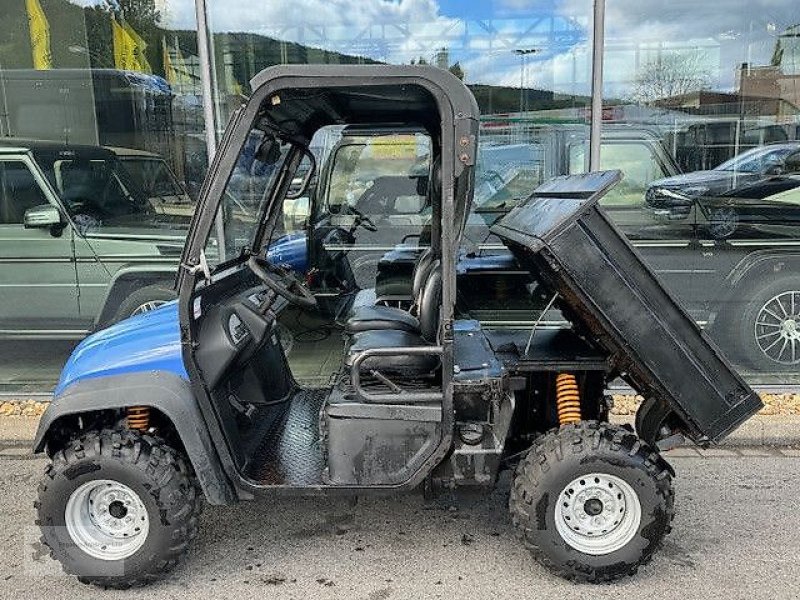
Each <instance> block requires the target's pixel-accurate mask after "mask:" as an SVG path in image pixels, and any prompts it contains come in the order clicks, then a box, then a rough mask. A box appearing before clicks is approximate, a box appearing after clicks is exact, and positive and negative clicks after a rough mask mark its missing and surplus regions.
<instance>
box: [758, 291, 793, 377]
mask: <svg viewBox="0 0 800 600" xmlns="http://www.w3.org/2000/svg"><path fill="white" fill-rule="evenodd" d="M755 336H756V343H757V344H758V347H759V349H760V350H761V352H762V353H763V354H764V356H766V357H767V358H768V359H770V360H772V361H774V362H776V363H780V364H783V365H796V364H800V291H795V290H791V291H788V292H783V293H782V294H778V295H777V296H774V297H772V298H770V299H769V300H767V301H766V302H765V303H764V306H762V307H761V310H760V311H759V312H758V315H757V316H756V322H755Z"/></svg>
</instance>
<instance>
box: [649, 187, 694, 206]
mask: <svg viewBox="0 0 800 600" xmlns="http://www.w3.org/2000/svg"><path fill="white" fill-rule="evenodd" d="M645 199H646V200H647V202H648V203H649V204H651V205H652V206H658V207H661V206H675V205H678V206H685V205H687V204H691V202H692V198H691V196H689V195H688V194H686V193H685V192H684V191H683V190H681V191H676V190H671V189H670V188H664V187H655V188H650V189H649V190H647V193H646V196H645Z"/></svg>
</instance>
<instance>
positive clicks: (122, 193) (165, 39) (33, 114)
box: [0, 0, 207, 391]
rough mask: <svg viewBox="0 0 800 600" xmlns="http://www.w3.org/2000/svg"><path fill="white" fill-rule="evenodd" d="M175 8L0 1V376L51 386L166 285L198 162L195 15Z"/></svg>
mask: <svg viewBox="0 0 800 600" xmlns="http://www.w3.org/2000/svg"><path fill="white" fill-rule="evenodd" d="M174 9H175V6H174V3H173V2H172V1H171V0H169V1H167V2H155V1H153V2H149V3H148V2H141V1H140V2H131V1H125V0H122V1H120V2H114V3H108V2H92V1H81V2H77V1H73V0H9V1H7V2H2V3H0V18H2V22H3V24H4V27H3V33H2V34H0V281H1V282H2V286H0V338H2V339H0V356H2V361H0V363H2V367H0V388H1V389H3V390H9V391H20V390H24V391H28V390H30V391H47V390H48V389H50V388H51V387H52V385H53V383H54V380H55V378H56V377H57V375H58V372H59V370H60V367H61V365H62V364H63V362H64V360H66V357H67V356H68V352H69V349H70V348H71V347H72V346H73V345H74V343H75V341H76V340H78V339H80V338H82V337H83V336H85V335H86V333H87V332H88V331H90V330H92V329H93V328H96V327H99V326H103V325H106V324H109V323H111V322H113V321H116V320H118V319H121V318H124V317H126V316H129V315H131V314H135V313H137V312H141V311H144V310H148V309H149V308H152V307H154V306H157V305H159V304H161V303H163V302H165V301H167V300H169V299H170V298H171V297H172V294H173V292H172V291H171V288H172V283H173V279H174V274H175V270H176V268H177V264H178V259H179V257H180V251H181V248H182V246H183V238H184V235H185V231H186V227H187V224H188V220H189V218H190V217H191V214H192V212H193V208H194V198H195V197H196V194H197V190H198V188H199V184H200V182H201V180H202V178H203V175H204V172H205V169H206V160H207V159H206V150H205V140H204V137H203V132H204V122H203V118H202V103H201V93H200V69H199V61H198V59H197V34H196V33H195V24H194V21H193V19H192V18H189V19H186V20H184V21H181V20H179V19H178V18H177V17H178V14H179V12H178V11H176V10H174ZM187 14H188V15H189V16H190V17H191V16H192V15H193V14H194V13H193V11H191V10H190V11H189V12H188V13H187ZM9 338H25V341H24V342H18V341H13V342H12V341H10V340H9ZM42 338H46V339H47V340H49V341H48V342H43V341H41V340H42ZM53 340H54V341H53Z"/></svg>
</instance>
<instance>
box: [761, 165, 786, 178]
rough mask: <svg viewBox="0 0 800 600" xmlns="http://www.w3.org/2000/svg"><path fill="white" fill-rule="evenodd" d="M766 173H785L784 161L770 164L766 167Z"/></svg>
mask: <svg viewBox="0 0 800 600" xmlns="http://www.w3.org/2000/svg"><path fill="white" fill-rule="evenodd" d="M764 175H770V176H774V175H783V163H780V162H775V163H770V164H768V165H767V167H766V168H765V169H764Z"/></svg>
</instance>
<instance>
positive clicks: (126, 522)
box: [64, 479, 150, 560]
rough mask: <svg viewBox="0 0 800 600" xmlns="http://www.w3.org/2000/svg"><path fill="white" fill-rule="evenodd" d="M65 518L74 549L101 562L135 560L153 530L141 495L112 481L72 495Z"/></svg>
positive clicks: (92, 484)
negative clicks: (150, 530)
mask: <svg viewBox="0 0 800 600" xmlns="http://www.w3.org/2000/svg"><path fill="white" fill-rule="evenodd" d="M64 518H65V522H66V525H67V531H68V532H69V535H70V537H71V538H72V541H73V542H75V545H76V546H77V547H78V548H80V549H81V550H82V551H83V552H85V553H86V554H88V555H89V556H91V557H93V558H97V559H100V560H122V559H124V558H128V557H129V556H133V555H134V554H135V553H136V552H137V551H138V550H139V548H141V547H142V545H143V544H144V542H145V540H147V533H148V531H149V529H150V518H149V516H148V514H147V509H146V508H145V506H144V503H143V502H142V500H141V498H139V496H138V494H136V492H134V491H133V490H132V489H131V488H129V487H128V486H127V485H124V484H122V483H119V482H118V481H112V480H110V479H98V480H95V481H89V482H86V483H84V484H83V485H81V486H80V487H79V488H78V489H76V490H75V491H74V492H72V495H70V497H69V500H67V508H66V510H65V513H64Z"/></svg>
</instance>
